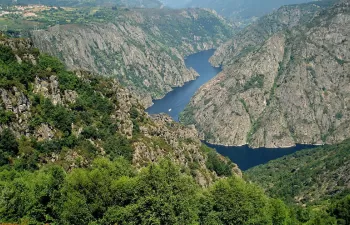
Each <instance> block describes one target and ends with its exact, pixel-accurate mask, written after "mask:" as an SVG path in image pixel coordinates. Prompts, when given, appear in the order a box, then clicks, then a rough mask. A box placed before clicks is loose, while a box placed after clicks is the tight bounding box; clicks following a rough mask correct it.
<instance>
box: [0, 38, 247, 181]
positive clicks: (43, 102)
mask: <svg viewBox="0 0 350 225" xmlns="http://www.w3.org/2000/svg"><path fill="white" fill-rule="evenodd" d="M17 41H21V40H17ZM0 45H1V44H0ZM1 47H6V46H1ZM13 51H14V52H13V54H12V56H14V55H15V52H17V51H15V50H13ZM20 52H22V53H23V54H22V55H21V56H23V55H25V54H27V53H28V54H29V52H32V49H31V47H28V49H27V47H25V46H23V47H22V48H21V49H20ZM9 55H10V54H9ZM33 56H34V55H33ZM34 60H35V61H38V62H40V60H39V58H38V55H37V56H36V57H35V56H34ZM24 61H25V62H26V63H29V64H28V67H30V63H31V59H29V58H27V59H25V58H23V57H20V60H19V59H18V58H15V57H12V62H11V63H13V64H14V66H19V64H21V63H23V62H24ZM40 63H41V62H40ZM33 66H34V65H33ZM26 68H27V67H26ZM28 71H29V72H28V74H26V75H28V77H27V78H28V79H27V80H24V81H23V80H20V79H18V80H15V79H13V78H17V76H18V75H17V74H14V75H13V77H11V79H13V80H11V79H9V81H12V82H7V83H5V85H4V83H2V84H1V85H2V86H1V88H0V122H1V123H0V132H1V131H2V130H4V129H10V130H11V131H12V132H13V133H14V134H15V135H16V136H17V138H21V137H22V136H27V137H28V140H29V139H31V140H35V143H36V144H38V145H39V146H44V148H45V151H43V152H40V154H39V156H38V157H39V158H40V159H39V160H40V164H45V163H62V162H63V165H62V166H63V167H64V168H65V169H66V170H71V169H73V168H76V167H87V166H89V165H91V162H92V160H93V159H94V157H98V156H100V157H106V156H108V157H113V156H112V154H113V153H116V152H117V151H118V150H117V149H112V150H107V148H108V147H106V146H108V145H109V146H111V145H113V146H114V147H117V146H119V147H126V148H127V150H128V151H129V152H128V154H127V156H128V160H132V162H133V165H134V166H135V167H136V168H142V167H144V166H146V165H148V164H149V163H151V162H157V161H160V160H162V159H169V160H171V161H173V162H175V163H176V164H178V165H179V166H181V168H182V169H183V170H186V171H187V172H189V174H191V175H192V176H193V177H195V178H196V180H197V181H198V183H199V184H201V185H202V186H208V185H209V184H211V183H212V182H213V181H214V180H216V179H219V176H218V175H217V174H216V173H215V172H214V171H215V169H213V168H209V167H207V165H206V164H207V161H208V157H209V154H208V151H209V150H208V149H207V148H205V147H204V146H203V145H202V143H201V142H200V140H199V139H198V133H197V131H196V129H195V128H194V127H193V126H191V127H185V126H184V125H181V124H179V123H176V122H174V121H173V120H172V119H171V118H170V117H169V116H165V115H158V116H154V117H150V116H149V115H148V114H147V113H146V112H145V110H144V107H143V106H142V105H141V103H140V101H139V100H138V98H137V97H135V96H134V95H133V94H132V92H130V91H129V90H128V89H127V88H124V87H123V86H122V85H121V84H120V83H119V82H118V80H117V79H112V78H105V77H99V76H97V75H96V74H93V73H90V72H87V71H76V72H75V74H74V72H68V71H65V70H64V69H61V70H59V71H54V70H52V69H51V67H50V66H47V68H46V69H45V68H44V70H42V68H38V67H33V68H32V70H28ZM12 72H13V73H16V72H17V71H16V70H14V71H12ZM11 75H12V74H11ZM75 75H76V77H75ZM9 76H10V75H9ZM67 77H68V78H69V79H67ZM68 84H69V85H68ZM91 96H93V97H91ZM74 103H77V104H74ZM22 140H23V141H26V140H25V139H22ZM110 140H112V141H113V140H114V141H115V142H112V144H110V143H111V142H109V141H110ZM62 141H64V142H67V143H65V145H64V146H62V145H61V143H60V142H62ZM78 142H79V144H81V145H79V144H78ZM29 143H31V142H29ZM72 143H74V144H72ZM41 144H42V145H41ZM46 144H48V145H50V146H51V147H53V148H54V149H53V150H52V149H51V148H50V147H46V146H45V145H46ZM28 146H29V144H28ZM29 147H30V148H32V146H29ZM87 148H88V150H87ZM111 151H112V152H111ZM114 151H115V152H114ZM116 154H119V153H116ZM118 156H120V155H118ZM123 156H124V155H123ZM116 157H117V156H116ZM221 159H222V161H223V162H224V163H225V165H227V166H230V167H229V168H231V169H232V172H233V173H234V174H237V175H238V176H241V174H240V170H239V169H237V167H236V165H234V164H233V163H228V161H226V159H224V158H221Z"/></svg>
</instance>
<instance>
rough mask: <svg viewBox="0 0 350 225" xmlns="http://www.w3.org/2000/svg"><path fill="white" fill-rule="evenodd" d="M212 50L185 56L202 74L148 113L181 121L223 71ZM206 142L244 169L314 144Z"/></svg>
mask: <svg viewBox="0 0 350 225" xmlns="http://www.w3.org/2000/svg"><path fill="white" fill-rule="evenodd" d="M213 53H214V50H208V51H202V52H199V53H196V54H193V55H190V56H188V57H187V58H186V60H185V63H186V66H187V67H188V68H193V69H194V70H196V71H197V73H198V74H199V75H200V76H199V77H198V78H197V79H196V80H193V81H190V82H188V83H186V84H185V85H184V86H182V87H178V88H174V90H173V91H171V92H169V93H168V94H167V95H166V96H165V97H164V98H162V99H160V100H154V101H153V103H154V105H153V106H151V107H150V108H148V109H147V110H146V111H147V112H148V113H149V114H158V113H167V114H169V115H170V116H171V117H172V118H173V119H174V120H175V121H178V120H179V115H180V113H181V112H182V111H183V110H184V109H185V107H186V105H187V104H188V103H189V102H190V100H191V98H192V96H193V95H194V94H195V93H196V91H197V90H198V89H199V88H200V87H201V86H202V85H203V84H205V83H206V82H208V81H209V80H210V79H212V78H213V77H214V76H216V75H217V74H218V73H219V72H221V68H215V67H212V66H211V64H210V63H209V58H210V57H211V56H212V55H213ZM207 145H208V146H210V147H212V148H215V149H216V150H217V151H218V152H219V153H220V154H222V155H224V156H227V157H229V158H230V159H231V160H232V161H233V162H235V163H237V164H238V166H239V167H240V168H241V169H242V170H247V169H249V168H251V167H254V166H257V165H260V164H264V163H267V162H268V161H270V160H273V159H277V158H279V157H282V156H284V155H288V154H292V153H294V152H296V151H299V150H302V149H306V148H312V147H314V146H312V145H296V146H295V147H291V148H275V149H268V148H258V149H252V148H249V147H248V146H240V147H226V146H220V145H211V144H207Z"/></svg>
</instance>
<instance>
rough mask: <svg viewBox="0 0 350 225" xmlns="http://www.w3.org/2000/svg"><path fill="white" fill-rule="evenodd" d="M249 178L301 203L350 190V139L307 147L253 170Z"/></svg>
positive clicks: (247, 173) (275, 194)
mask: <svg viewBox="0 0 350 225" xmlns="http://www.w3.org/2000/svg"><path fill="white" fill-rule="evenodd" d="M245 175H246V176H247V179H249V180H251V181H253V182H254V183H257V184H259V185H260V186H262V187H263V188H264V189H265V190H266V191H267V193H269V194H270V195H271V196H273V197H278V198H283V199H285V200H287V201H289V202H296V203H299V204H304V203H309V202H315V201H318V200H320V199H325V198H330V197H332V196H334V195H336V194H339V193H342V192H344V191H350V141H349V140H347V141H344V142H343V143H341V144H337V145H330V146H323V147H319V148H316V149H310V150H303V151H300V152H297V153H295V154H293V155H290V156H286V157H283V158H281V159H277V160H274V161H272V162H269V163H267V164H266V165H261V166H257V167H255V168H253V169H250V170H248V171H247V172H246V174H245Z"/></svg>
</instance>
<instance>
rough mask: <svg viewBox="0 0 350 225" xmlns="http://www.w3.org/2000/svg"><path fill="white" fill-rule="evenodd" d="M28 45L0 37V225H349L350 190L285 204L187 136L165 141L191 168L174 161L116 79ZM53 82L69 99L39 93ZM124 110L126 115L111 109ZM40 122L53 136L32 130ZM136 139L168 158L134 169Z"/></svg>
mask: <svg viewBox="0 0 350 225" xmlns="http://www.w3.org/2000/svg"><path fill="white" fill-rule="evenodd" d="M28 45H29V46H30V43H28V42H27V41H26V40H25V39H15V40H13V39H8V38H6V37H3V36H1V37H0V91H1V102H0V165H1V167H0V223H21V224H43V223H50V224H79V225H81V224H237V225H242V224H251V225H253V224H256V225H258V224H259V225H262V224H290V225H292V224H308V225H313V224H314V225H320V224H327V225H328V224H349V213H348V212H349V210H350V197H349V196H347V197H343V196H339V198H335V199H332V200H330V201H329V202H327V203H324V204H322V205H321V206H322V207H321V206H310V207H299V206H296V205H286V204H285V203H283V202H282V201H281V200H278V199H274V198H270V197H268V196H267V195H266V194H265V193H264V191H263V190H262V189H261V188H259V187H258V186H257V185H255V184H251V183H249V182H246V181H245V180H243V179H242V178H240V177H239V176H236V175H234V174H233V173H232V163H231V162H228V161H227V160H223V159H222V157H220V156H218V154H215V153H214V152H213V150H211V149H209V148H207V147H205V146H203V145H201V147H200V151H201V152H200V153H195V149H196V145H195V143H196V142H195V140H194V139H191V138H190V137H186V138H185V139H180V138H177V137H176V138H177V139H178V140H174V139H171V140H172V141H173V142H174V141H178V145H179V146H181V150H182V152H181V154H186V157H185V159H186V160H188V161H186V165H187V166H185V165H184V164H181V163H177V161H176V160H175V159H174V157H173V158H171V157H170V156H172V155H171V154H170V153H174V152H175V151H176V148H175V147H173V146H171V145H170V144H169V143H167V142H166V139H164V137H163V136H161V134H158V136H155V134H153V133H151V132H150V133H147V134H148V136H146V135H144V133H142V131H143V130H144V129H145V127H147V126H149V127H156V126H157V125H156V122H155V121H153V120H152V119H151V118H150V117H148V116H146V114H145V112H144V111H143V108H142V107H141V106H139V105H138V104H137V102H133V101H132V100H130V101H126V99H129V98H131V97H130V94H128V93H127V92H125V93H124V92H123V94H122V95H120V93H119V92H121V91H123V89H122V88H121V87H119V86H118V84H116V83H115V82H114V80H113V79H110V78H102V77H97V76H93V75H85V76H84V75H82V74H79V76H78V75H77V74H75V73H73V72H69V71H66V70H65V68H64V66H63V64H62V63H61V62H60V61H59V60H57V59H55V58H53V57H50V56H47V55H44V54H40V52H39V51H38V50H36V49H33V48H30V47H29V49H26V47H24V46H28ZM55 77H57V80H58V81H57V83H56V80H55ZM50 80H51V81H52V82H51V83H50V85H51V86H52V85H55V84H58V87H57V88H56V89H60V91H61V92H62V93H63V92H64V93H65V96H66V95H68V93H70V95H69V96H73V95H75V96H76V97H75V99H74V100H72V99H71V98H72V97H70V98H69V99H70V101H64V100H61V102H60V101H58V97H57V93H56V92H57V90H55V89H52V90H51V89H50V90H51V91H50V93H49V94H47V95H46V94H43V93H40V92H38V91H37V90H38V89H40V88H41V89H40V90H45V88H42V87H41V86H44V84H46V83H45V82H48V81H50ZM40 81H45V82H41V83H40ZM50 85H47V87H49V86H50ZM116 86H117V87H116ZM73 93H75V94H73ZM118 93H119V95H118ZM26 98H28V101H27V100H26ZM62 98H63V97H62ZM18 99H20V104H19V106H18V107H17V106H16V105H15V102H16V101H17V100H18ZM28 102H30V107H28V105H29V103H28ZM11 104H13V105H15V107H9V105H11ZM24 108H28V111H25V110H24ZM124 108H129V109H128V110H127V112H128V113H127V114H115V115H114V114H113V113H114V112H121V111H123V110H124ZM28 118H29V119H28ZM129 119H130V124H129V127H130V128H131V131H130V132H131V133H132V135H130V134H129V136H127V134H126V133H123V127H125V124H127V123H128V121H129ZM43 124H45V125H46V129H48V130H49V131H47V132H45V133H50V132H52V133H53V135H52V136H50V137H48V138H42V137H41V136H38V135H37V134H38V133H40V132H39V131H40V129H41V126H43ZM167 124H168V125H169V127H170V128H169V129H171V128H174V127H176V126H180V125H177V124H175V123H172V122H167ZM75 126H79V127H80V128H81V129H78V130H79V132H78V131H77V129H75ZM149 129H150V128H149ZM161 129H162V128H161V127H156V132H158V133H162V132H163V131H162V130H161ZM183 129H185V128H183ZM141 142H142V143H144V144H145V145H146V144H148V145H155V147H154V148H155V149H161V151H159V152H162V151H163V152H169V154H168V157H166V156H165V157H163V159H160V160H155V161H154V162H152V161H150V162H148V163H146V162H145V161H141V162H137V164H141V165H142V166H137V165H136V162H135V160H136V159H137V157H136V155H135V151H136V150H137V148H136V146H137V144H140V143H141ZM197 145H200V142H199V144H197ZM146 147H150V146H146ZM146 147H145V149H143V150H144V151H146ZM150 148H151V147H150ZM186 149H189V150H188V151H185V150H186ZM138 154H141V153H140V152H139V153H138ZM174 154H175V153H174ZM138 157H140V156H138ZM201 157H204V158H206V160H205V163H206V165H205V166H204V167H203V165H201V162H203V161H200V160H199V158H201ZM196 160H197V161H196ZM201 166H202V167H201ZM206 168H207V169H208V170H209V171H210V173H211V175H212V176H213V177H214V178H215V179H214V178H213V181H212V182H211V183H210V184H209V185H207V186H201V185H200V184H199V183H198V182H197V180H195V174H196V173H198V171H203V170H205V169H206ZM203 174H205V173H203ZM213 174H216V175H215V176H214V175H213Z"/></svg>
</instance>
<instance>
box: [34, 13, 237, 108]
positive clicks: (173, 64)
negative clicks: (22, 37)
mask: <svg viewBox="0 0 350 225" xmlns="http://www.w3.org/2000/svg"><path fill="white" fill-rule="evenodd" d="M58 13H60V14H61V12H58ZM94 15H98V16H96V17H97V18H102V19H101V20H98V22H97V21H96V22H95V21H94V20H92V22H89V23H87V22H81V23H79V24H75V23H73V24H66V25H60V26H59V27H58V26H54V27H51V28H49V29H48V30H38V31H33V32H32V33H31V38H32V40H33V42H34V45H35V46H36V47H38V48H39V49H40V50H42V51H44V52H46V53H49V54H50V55H54V56H57V57H59V58H60V59H62V60H63V62H64V63H65V64H66V65H67V67H68V68H69V69H73V70H76V69H82V70H88V71H93V72H94V73H97V74H102V75H110V76H113V77H117V78H118V79H119V81H120V82H121V83H122V84H123V85H125V86H128V87H129V89H130V90H131V91H132V92H135V93H137V94H138V95H139V96H141V99H142V101H143V103H144V104H145V105H147V106H149V105H150V104H151V99H152V98H153V99H158V98H161V97H163V96H164V95H165V94H166V93H167V92H169V91H170V90H172V88H173V87H178V86H182V85H183V84H184V83H185V82H187V81H190V80H193V79H195V78H196V76H198V74H197V73H196V72H195V71H194V70H191V69H187V68H186V66H185V63H184V56H186V55H188V54H191V53H194V52H197V51H200V50H207V49H211V48H215V47H217V46H218V45H219V44H220V43H222V42H223V41H224V40H227V38H228V37H229V36H230V35H231V34H232V30H231V28H230V27H229V26H228V25H227V24H226V23H225V21H224V20H222V19H221V18H219V17H218V16H216V15H215V14H213V13H211V12H209V11H206V10H201V9H189V10H166V9H163V10H156V9H152V10H123V9H121V10H111V9H101V10H100V11H98V12H95V14H94ZM96 17H94V18H96ZM87 21H89V20H87Z"/></svg>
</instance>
